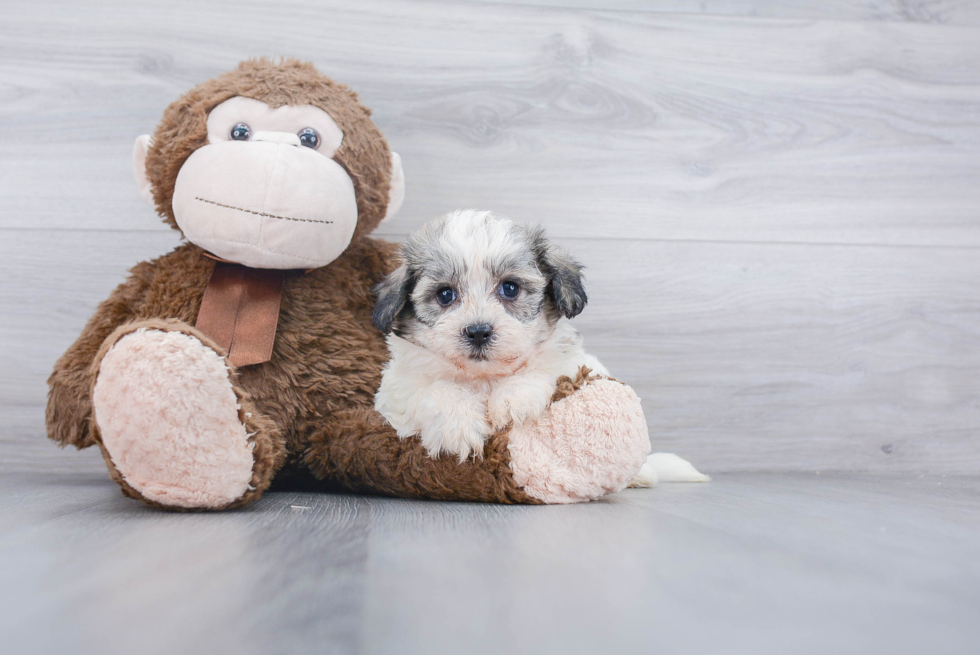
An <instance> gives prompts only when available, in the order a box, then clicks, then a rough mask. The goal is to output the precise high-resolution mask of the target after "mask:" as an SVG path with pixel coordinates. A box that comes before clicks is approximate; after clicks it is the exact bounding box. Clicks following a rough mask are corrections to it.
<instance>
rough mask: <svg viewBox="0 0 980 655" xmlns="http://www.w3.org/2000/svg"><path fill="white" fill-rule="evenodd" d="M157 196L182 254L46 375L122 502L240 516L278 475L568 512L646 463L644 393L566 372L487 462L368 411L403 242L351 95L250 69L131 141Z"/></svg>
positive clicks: (60, 424)
mask: <svg viewBox="0 0 980 655" xmlns="http://www.w3.org/2000/svg"><path fill="white" fill-rule="evenodd" d="M135 163H136V168H137V179H138V181H139V182H140V191H141V193H142V195H143V196H144V198H146V199H147V200H149V201H151V202H153V203H154V204H155V206H156V209H157V211H158V212H159V214H160V216H161V217H162V218H163V219H164V220H165V221H166V222H167V223H169V224H170V225H171V226H173V227H174V228H176V229H179V230H180V231H181V232H182V234H183V235H184V237H185V238H186V239H187V243H185V244H183V245H181V246H179V247H178V248H176V249H175V250H174V251H173V252H171V253H170V254H168V255H164V256H163V257H160V258H158V259H155V260H153V261H150V262H143V263H141V264H138V265H137V266H136V267H135V268H133V270H132V271H131V274H130V276H129V278H128V279H127V280H126V281H125V282H124V283H123V284H122V285H120V286H119V287H118V288H117V289H116V290H115V291H114V292H113V293H112V295H111V296H110V297H109V298H108V299H107V300H106V301H105V302H103V303H102V304H101V305H100V306H99V308H98V309H97V311H96V313H95V315H94V316H93V317H92V319H91V320H90V321H89V323H88V325H87V326H86V327H85V329H84V331H83V332H82V334H81V336H80V337H79V338H78V340H77V341H76V342H75V343H74V344H73V345H72V346H71V348H69V349H68V351H67V352H66V353H65V354H64V355H63V356H62V357H61V359H60V360H59V361H58V363H57V364H56V365H55V369H54V372H53V373H52V375H51V378H50V380H49V384H50V394H49V399H48V408H47V424H48V436H49V437H50V438H51V439H53V440H55V441H57V442H59V443H60V444H62V445H67V444H71V445H74V446H76V447H78V448H86V447H88V446H92V445H94V444H98V446H99V447H100V449H101V450H102V453H103V456H104V458H105V461H106V464H107V465H108V467H109V471H110V475H111V476H112V478H113V479H114V480H115V481H116V482H117V483H119V485H120V486H121V487H122V490H123V492H124V493H125V494H127V495H129V496H132V497H134V498H139V499H141V500H143V501H144V502H146V503H149V504H151V505H155V506H159V507H165V508H170V509H227V508H232V507H241V506H244V505H246V504H248V503H250V502H251V501H253V500H255V499H257V498H258V497H260V496H261V495H262V493H263V492H264V491H265V490H266V489H267V488H268V487H269V485H270V484H271V483H272V481H273V478H274V477H276V478H277V481H279V482H281V483H283V484H292V485H295V484H303V485H304V486H306V487H309V486H310V485H313V486H314V487H315V488H323V489H328V488H339V489H347V490H353V491H364V492H373V493H381V494H389V495H396V496H406V497H417V498H435V499H455V500H476V501H494V502H520V503H535V502H574V501H579V500H587V499H590V498H596V497H598V496H600V495H602V494H604V493H608V492H610V491H617V490H619V489H622V488H623V487H625V486H626V484H627V483H628V482H629V481H630V479H631V478H632V476H633V475H634V474H635V473H636V471H637V470H638V469H639V468H640V466H641V465H642V464H643V461H644V458H645V456H646V454H647V452H648V451H649V441H648V437H647V432H646V423H645V421H644V420H643V415H642V411H641V410H640V409H639V402H638V401H637V399H636V396H635V395H633V393H632V391H631V390H629V388H628V387H625V386H624V385H621V384H618V383H616V382H613V381H610V380H595V379H591V378H589V377H588V375H587V374H583V375H580V376H579V379H578V380H568V379H565V380H563V381H561V384H560V385H559V391H558V392H556V396H555V401H556V402H555V403H554V404H553V405H552V407H551V409H550V413H549V414H547V415H546V416H545V417H544V418H543V419H542V421H541V422H540V423H539V425H537V426H532V427H529V428H524V429H522V430H516V429H515V430H512V431H510V432H509V433H507V432H505V433H502V434H498V435H494V436H493V437H491V439H490V440H489V441H488V443H487V445H486V449H485V451H484V453H483V456H482V458H476V459H471V460H469V461H467V462H464V463H462V464H459V463H457V461H456V460H455V458H452V457H447V458H444V459H430V458H429V457H428V456H427V455H426V452H425V450H424V449H423V448H422V446H421V445H420V443H419V442H418V440H417V439H399V438H398V437H397V436H396V434H395V432H394V430H393V429H391V428H390V426H388V425H387V424H386V423H385V422H384V419H383V418H382V417H381V416H380V415H378V414H377V413H376V412H375V411H374V409H373V398H374V393H375V391H376V390H377V388H378V385H379V383H380V373H381V367H382V365H383V363H384V362H385V360H386V358H387V353H386V349H385V343H384V339H383V337H382V335H381V334H380V333H379V332H378V331H377V330H376V328H375V327H374V326H373V325H372V322H371V313H372V307H373V302H374V298H373V295H372V287H373V286H374V285H375V284H377V283H378V282H380V281H381V280H382V278H383V277H384V275H385V274H386V273H387V272H389V271H390V270H391V269H393V268H394V266H395V262H394V256H395V253H396V251H397V246H394V245H392V244H389V243H385V242H383V241H378V240H374V239H371V238H369V237H368V236H367V235H368V234H369V233H370V232H371V231H372V230H374V228H375V227H377V225H378V224H379V223H380V222H381V221H382V220H383V219H384V218H385V217H386V216H387V215H390V214H392V213H394V211H395V210H397V206H398V205H399V204H400V202H401V198H402V194H403V189H404V178H403V176H402V172H401V164H400V160H399V158H398V156H397V155H395V154H394V153H391V152H390V151H389V149H388V145H387V143H386V142H385V140H384V137H383V136H382V135H381V133H380V132H379V131H378V129H377V127H375V125H374V124H373V123H372V122H371V120H370V112H369V110H367V109H366V108H364V107H363V106H361V105H360V104H359V102H358V99H357V96H356V94H354V93H353V92H352V91H350V90H349V89H347V88H346V87H345V86H343V85H341V84H337V83H335V82H333V81H331V80H330V79H328V78H326V77H324V76H323V75H321V74H320V73H319V72H317V71H316V70H315V69H314V68H313V66H312V65H310V64H306V63H302V62H299V61H295V60H285V61H282V62H273V61H270V60H265V59H262V60H253V61H247V62H244V63H242V64H241V65H240V66H239V67H238V68H237V69H236V70H234V71H231V72H229V73H226V74H224V75H221V76H220V77H218V78H216V79H214V80H211V81H208V82H205V83H204V84H201V85H200V86H198V87H196V88H194V89H193V90H191V91H190V92H188V93H187V94H186V95H184V96H183V97H182V98H180V99H178V100H177V101H176V102H174V103H173V104H172V105H171V106H170V107H168V108H167V110H166V112H165V113H164V115H163V120H162V121H161V123H160V125H159V126H158V127H157V130H156V132H155V134H154V135H153V138H152V139H150V138H149V137H148V136H144V137H140V139H138V140H137V145H136V150H135Z"/></svg>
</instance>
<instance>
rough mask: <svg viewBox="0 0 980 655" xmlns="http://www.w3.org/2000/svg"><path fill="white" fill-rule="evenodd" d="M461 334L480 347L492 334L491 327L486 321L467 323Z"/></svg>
mask: <svg viewBox="0 0 980 655" xmlns="http://www.w3.org/2000/svg"><path fill="white" fill-rule="evenodd" d="M463 334H464V335H465V336H466V339H467V340H468V341H469V342H470V344H471V345H473V346H476V347H478V348H479V347H480V346H482V345H483V344H485V343H486V342H487V341H490V337H492V336H493V328H492V327H490V326H489V325H487V324H486V323H481V324H480V325H468V326H466V328H465V329H464V330H463Z"/></svg>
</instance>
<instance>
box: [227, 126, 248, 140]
mask: <svg viewBox="0 0 980 655" xmlns="http://www.w3.org/2000/svg"><path fill="white" fill-rule="evenodd" d="M251 138H252V128H250V127H249V126H248V125H246V124H245V123H239V124H238V125H236V126H235V127H233V128H231V140H232V141H248V140H249V139H251Z"/></svg>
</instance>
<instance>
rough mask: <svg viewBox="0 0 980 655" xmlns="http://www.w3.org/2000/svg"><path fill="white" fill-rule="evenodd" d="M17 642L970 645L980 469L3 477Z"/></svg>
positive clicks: (28, 649) (611, 648) (0, 531)
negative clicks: (482, 485)
mask: <svg viewBox="0 0 980 655" xmlns="http://www.w3.org/2000/svg"><path fill="white" fill-rule="evenodd" d="M0 498H2V502H0V552H2V553H3V556H2V557H0V590H2V591H0V609H2V611H0V634H2V635H3V637H4V652H6V653H78V654H80V655H82V654H87V653H97V654H100V655H112V654H114V653H133V652H140V653H147V654H148V655H151V654H154V653H189V654H194V653H243V654H248V653H310V652H317V653H354V652H357V653H427V654H428V653H473V654H477V653H502V652H508V653H662V654H664V655H669V654H672V653H692V652H702V653H730V654H732V655H739V654H742V653H746V654H753V655H759V654H765V653H773V654H776V653H779V654H783V653H794V654H797V655H807V654H810V653H813V654H819V655H825V654H826V653H837V654H847V653H854V654H861V655H868V654H875V653H891V654H895V655H899V654H903V653H925V652H928V653H942V654H953V653H964V654H967V653H969V654H972V653H976V645H977V643H980V622H978V621H977V616H978V613H980V591H978V590H980V569H978V568H977V560H976V553H977V552H978V549H980V478H977V477H973V478H954V477H940V476H929V477H923V478H916V477H908V476H906V477H871V476H868V477H854V476H844V477H842V476H830V477H828V476H826V475H820V476H817V475H812V474H809V475H806V474H726V475H721V476H717V477H716V478H715V480H714V481H713V482H711V483H710V484H705V485H683V484H680V485H677V484H675V485H666V484H665V485H662V486H660V487H658V488H656V489H652V490H645V489H644V490H628V491H625V492H622V493H620V494H616V495H614V496H611V497H608V498H607V499H605V500H603V501H600V502H597V503H593V504H589V505H579V506H566V507H487V506H479V505H471V504H452V503H425V502H413V501H401V500H391V499H381V498H369V497H354V496H331V495H323V494H287V493H276V494H270V495H269V496H267V497H266V498H264V499H263V500H262V501H260V502H259V503H258V504H257V505H255V506H253V507H252V508H251V509H249V510H246V511H243V512H234V513H228V514H222V515H207V514H197V515H194V514H168V513H163V512H157V511H154V510H151V509H147V508H145V507H143V506H141V505H140V504H139V503H136V502H135V501H132V500H129V499H126V498H123V497H122V496H121V495H120V494H119V492H118V490H117V489H116V488H115V486H114V485H112V484H111V483H110V482H108V481H107V480H106V479H105V477H104V476H102V475H96V474H87V473H86V474H75V475H71V476H62V477H60V478H58V479H55V478H51V477H48V478H40V477H38V476H36V475H16V476H15V475H7V476H4V477H2V478H0Z"/></svg>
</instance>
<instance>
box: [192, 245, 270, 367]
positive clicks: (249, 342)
mask: <svg viewBox="0 0 980 655" xmlns="http://www.w3.org/2000/svg"><path fill="white" fill-rule="evenodd" d="M207 256H208V257H210V258H211V259H214V260H216V262H217V263H216V264H215V266H214V272H213V273H211V279H210V280H209V281H208V286H207V288H205V289H204V298H203V299H202V300H201V310H200V312H198V315H197V324H196V325H195V327H197V329H198V330H200V331H201V332H203V333H204V334H205V335H206V336H207V337H209V338H211V339H212V340H214V342H215V343H217V344H218V345H219V346H221V347H222V348H224V349H225V351H226V352H227V353H228V359H229V360H231V363H232V364H234V365H235V366H250V365H252V364H261V363H262V362H267V361H269V359H270V358H271V357H272V346H273V344H274V343H275V341H276V327H277V326H278V324H279V305H280V303H281V302H282V285H283V281H284V280H285V272H284V271H279V270H272V269H265V268H249V267H248V266H242V265H241V264H235V263H233V262H228V261H225V260H221V259H218V258H217V257H214V256H213V255H210V254H208V255H207Z"/></svg>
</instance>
